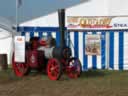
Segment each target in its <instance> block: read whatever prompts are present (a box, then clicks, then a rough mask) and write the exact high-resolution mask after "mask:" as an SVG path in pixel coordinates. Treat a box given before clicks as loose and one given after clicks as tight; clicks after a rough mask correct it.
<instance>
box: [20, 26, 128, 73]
mask: <svg viewBox="0 0 128 96" xmlns="http://www.w3.org/2000/svg"><path fill="white" fill-rule="evenodd" d="M19 31H20V32H21V35H24V36H26V37H29V36H30V37H33V36H39V37H40V38H41V37H42V36H43V35H45V36H48V35H52V36H53V37H54V38H56V42H57V46H59V44H60V32H59V28H54V27H24V28H20V30H19ZM88 34H101V37H102V38H101V55H97V56H96V55H86V54H85V47H86V46H85V43H86V42H85V40H86V35H88ZM107 34H108V35H107ZM107 36H108V37H107ZM65 38H66V41H67V42H66V43H67V45H68V46H69V47H70V48H71V49H72V55H73V56H75V57H78V58H79V59H80V61H81V64H82V69H83V71H86V70H88V69H110V70H128V55H127V54H128V30H106V31H105V30H95V31H94V30H93V31H87V30H86V31H83V32H79V31H73V32H72V31H67V32H66V35H65ZM26 39H29V38H26Z"/></svg>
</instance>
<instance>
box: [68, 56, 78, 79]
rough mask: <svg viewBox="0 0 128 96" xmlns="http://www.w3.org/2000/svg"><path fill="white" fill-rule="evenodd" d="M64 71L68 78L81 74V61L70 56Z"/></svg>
mask: <svg viewBox="0 0 128 96" xmlns="http://www.w3.org/2000/svg"><path fill="white" fill-rule="evenodd" d="M66 73H67V75H68V77H69V78H78V77H79V76H80V74H81V63H80V61H79V59H77V58H71V59H70V60H69V61H68V65H67V66H66Z"/></svg>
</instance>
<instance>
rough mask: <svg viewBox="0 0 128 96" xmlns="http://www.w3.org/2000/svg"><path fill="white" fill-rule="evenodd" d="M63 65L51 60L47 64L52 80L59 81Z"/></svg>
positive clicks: (53, 59) (48, 73)
mask: <svg viewBox="0 0 128 96" xmlns="http://www.w3.org/2000/svg"><path fill="white" fill-rule="evenodd" d="M62 71H63V70H62V64H61V63H60V62H59V60H57V59H55V58H51V59H49V60H48V64H47V75H48V77H49V79H50V80H58V79H59V78H60V77H61V75H62Z"/></svg>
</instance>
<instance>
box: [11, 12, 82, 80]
mask: <svg viewBox="0 0 128 96" xmlns="http://www.w3.org/2000/svg"><path fill="white" fill-rule="evenodd" d="M63 13H64V11H63V10H61V11H60V12H59V16H60V17H59V19H60V20H59V21H60V22H59V23H61V24H60V25H61V26H60V32H61V35H60V37H61V45H60V47H57V46H56V40H55V39H54V38H52V36H49V37H48V38H47V39H44V38H43V39H39V38H38V37H32V38H30V41H29V42H27V43H26V46H25V47H26V48H25V63H18V62H15V60H14V55H13V60H12V61H13V62H12V65H13V69H14V72H15V74H16V75H17V76H19V77H22V76H24V75H26V74H28V73H29V72H30V70H31V69H36V70H38V71H42V70H44V71H46V72H47V75H48V77H49V79H51V80H58V79H59V78H60V76H61V75H62V73H66V74H67V75H68V77H70V78H77V77H79V76H80V73H81V63H80V61H79V59H77V58H75V57H72V56H71V55H72V54H71V49H70V48H69V47H66V46H65V41H64V31H63V28H64V24H63V22H64V19H62V18H64V14H63Z"/></svg>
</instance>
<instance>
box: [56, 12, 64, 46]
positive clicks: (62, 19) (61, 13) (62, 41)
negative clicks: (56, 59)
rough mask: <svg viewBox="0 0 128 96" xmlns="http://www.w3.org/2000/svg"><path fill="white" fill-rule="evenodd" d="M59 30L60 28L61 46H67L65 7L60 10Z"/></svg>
mask: <svg viewBox="0 0 128 96" xmlns="http://www.w3.org/2000/svg"><path fill="white" fill-rule="evenodd" d="M58 17H59V30H60V46H61V47H64V46H65V9H59V10H58Z"/></svg>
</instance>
